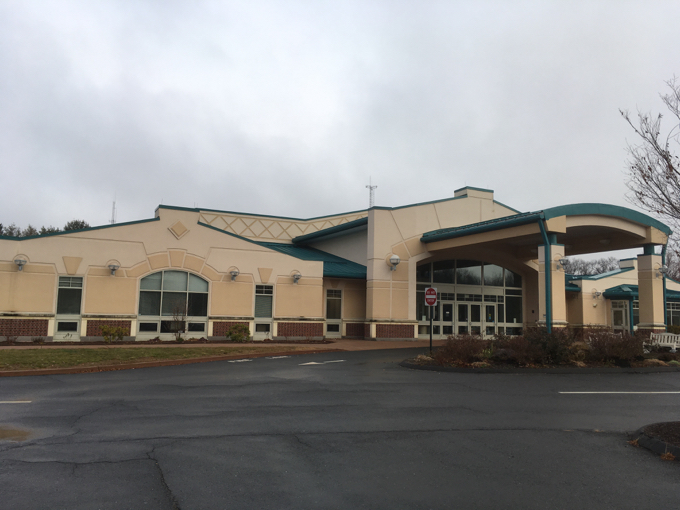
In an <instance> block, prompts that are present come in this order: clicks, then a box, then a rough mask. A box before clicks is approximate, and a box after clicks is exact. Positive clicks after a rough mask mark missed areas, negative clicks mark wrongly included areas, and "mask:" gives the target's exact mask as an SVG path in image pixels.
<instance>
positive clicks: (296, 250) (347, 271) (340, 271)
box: [198, 221, 366, 280]
mask: <svg viewBox="0 0 680 510" xmlns="http://www.w3.org/2000/svg"><path fill="white" fill-rule="evenodd" d="M198 224H199V225H200V226H202V227H206V228H209V229H211V230H216V231H217V232H221V233H222V234H226V235H229V236H231V237H236V238H238V239H241V240H242V241H246V242H248V243H252V244H256V245H258V246H262V247H264V248H267V249H269V250H274V251H278V252H279V253H283V254H285V255H289V256H291V257H295V258H296V259H300V260H311V261H318V262H323V275H324V276H326V277H328V278H357V279H362V280H365V279H366V266H362V265H361V264H357V263H356V262H352V261H351V260H347V259H343V258H342V257H338V256H337V255H333V254H332V253H328V252H325V251H321V250H317V249H316V248H309V247H307V246H296V245H294V244H284V243H269V242H262V241H253V240H252V239H248V238H247V237H243V236H240V235H238V234H232V233H231V232H227V231H225V230H221V229H219V228H217V227H213V226H212V225H208V224H207V223H202V222H200V221H199V222H198Z"/></svg>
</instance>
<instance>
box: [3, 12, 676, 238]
mask: <svg viewBox="0 0 680 510" xmlns="http://www.w3.org/2000/svg"><path fill="white" fill-rule="evenodd" d="M679 11H680V6H678V5H676V3H671V2H656V3H652V4H651V5H648V4H647V3H643V2H607V1H600V2H597V1H596V2H571V1H570V2H566V1H564V2H559V1H555V2H512V3H510V2H418V3H416V2H393V1H390V2H386V1H385V2H378V1H376V2H263V1H262V2H250V3H247V4H245V3H243V2H199V3H193V2H192V3H187V2H162V3H161V2H151V1H149V2H126V1H122V0H121V1H110V2H75V1H72V2H69V1H59V2H19V1H14V2H12V1H9V2H4V3H2V4H0V68H2V69H3V72H2V73H0V111H1V112H2V115H0V131H1V135H2V136H0V168H2V174H3V187H4V188H5V193H4V194H3V195H4V196H3V200H2V201H0V222H2V223H5V224H7V223H11V222H16V223H18V224H20V225H22V226H25V225H26V224H28V223H32V224H34V225H38V226H40V225H43V224H45V225H47V224H54V225H63V224H64V223H65V222H66V221H68V220H70V219H72V218H84V219H86V220H88V221H89V222H90V223H92V224H103V223H106V222H107V220H108V217H109V215H110V208H111V201H112V200H113V198H114V195H115V197H116V200H117V204H118V210H119V214H118V220H119V221H130V220H135V219H142V218H146V217H150V216H151V215H152V214H153V210H154V209H155V207H156V206H157V205H158V204H159V203H161V201H162V202H163V203H165V204H172V205H179V206H189V207H193V206H194V204H196V205H198V206H201V207H206V208H215V209H226V210H236V211H249V212H257V213H263V214H280V215H286V216H301V217H308V216H318V215H323V214H332V213H335V212H342V211H347V210H355V209H361V208H364V207H366V206H367V203H368V191H367V190H366V189H365V185H366V184H367V183H368V179H369V175H370V176H371V177H372V179H373V182H374V184H377V185H378V190H377V192H376V202H377V203H378V204H379V205H402V204H406V203H413V202H418V201H425V200H433V199H438V198H444V197H448V196H452V195H453V191H454V190H455V189H456V188H459V187H462V186H464V185H471V186H479V187H488V188H492V189H494V190H495V191H496V198H497V199H498V200H500V201H501V202H504V203H506V204H508V205H511V206H513V207H516V208H519V209H521V210H532V209H540V208H543V207H550V206H554V205H559V204H562V203H569V202H587V201H602V202H608V203H614V204H620V205H628V204H627V203H626V201H625V198H624V195H625V192H626V188H625V184H624V174H623V170H624V167H625V157H626V155H625V150H624V149H625V146H626V140H627V139H630V140H632V139H633V135H632V133H631V132H630V131H629V129H626V125H625V124H624V122H623V121H622V119H621V118H620V116H619V114H618V109H619V108H630V109H633V110H634V109H635V108H636V107H640V108H642V109H643V110H644V109H655V110H656V109H659V108H661V103H660V101H659V100H658V93H659V92H660V91H662V90H663V87H664V83H663V82H664V80H666V79H668V78H670V77H671V76H673V74H678V73H680V70H679V69H678V68H677V59H676V58H675V56H677V54H678V53H679V51H678V50H679V49H680V41H678V38H677V35H676V33H675V32H676V27H675V26H674V23H673V20H675V19H678V17H677V15H678V14H679Z"/></svg>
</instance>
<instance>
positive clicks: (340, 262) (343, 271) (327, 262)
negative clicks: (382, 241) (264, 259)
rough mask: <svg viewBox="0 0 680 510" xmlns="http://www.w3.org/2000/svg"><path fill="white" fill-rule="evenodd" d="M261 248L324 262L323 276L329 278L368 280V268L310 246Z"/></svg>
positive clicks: (262, 243)
mask: <svg viewBox="0 0 680 510" xmlns="http://www.w3.org/2000/svg"><path fill="white" fill-rule="evenodd" d="M257 244H259V245H260V246H264V247H265V248H269V249H270V250H275V251H278V252H280V253H285V254H286V255H290V256H291V257H295V258H297V259H300V260H314V261H319V262H323V275H324V276H326V277H329V278H360V279H364V280H365V279H366V266H362V265H361V264H357V263H356V262H352V261H351V260H347V259H343V258H342V257H338V256H337V255H333V254H332V253H328V252H325V251H321V250H317V249H316V248H309V247H308V246H296V245H294V244H282V243H264V242H258V243H257Z"/></svg>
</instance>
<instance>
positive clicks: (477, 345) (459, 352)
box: [432, 335, 489, 365]
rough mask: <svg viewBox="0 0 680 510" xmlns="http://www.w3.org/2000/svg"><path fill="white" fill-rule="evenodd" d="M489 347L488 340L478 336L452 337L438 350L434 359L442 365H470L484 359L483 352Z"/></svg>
mask: <svg viewBox="0 0 680 510" xmlns="http://www.w3.org/2000/svg"><path fill="white" fill-rule="evenodd" d="M488 347H489V341H488V340H482V339H481V338H480V337H478V336H472V335H456V336H450V337H449V338H448V340H447V341H446V344H444V346H443V347H440V348H439V349H437V350H436V351H435V352H434V354H433V355H432V357H433V358H434V360H435V362H436V363H438V364H441V365H445V364H449V363H460V364H466V365H469V364H470V363H473V362H475V361H479V360H480V359H481V358H482V352H483V351H484V349H486V348H488Z"/></svg>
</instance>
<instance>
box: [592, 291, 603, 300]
mask: <svg viewBox="0 0 680 510" xmlns="http://www.w3.org/2000/svg"><path fill="white" fill-rule="evenodd" d="M601 295H602V292H600V291H598V290H593V297H594V298H595V299H597V298H599V297H600V296H601Z"/></svg>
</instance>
